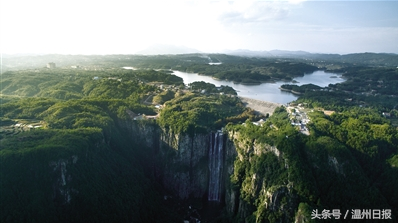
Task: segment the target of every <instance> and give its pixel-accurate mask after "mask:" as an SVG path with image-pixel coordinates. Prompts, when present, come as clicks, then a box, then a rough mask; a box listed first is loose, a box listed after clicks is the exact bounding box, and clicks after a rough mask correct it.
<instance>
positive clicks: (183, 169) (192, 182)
mask: <svg viewBox="0 0 398 223" xmlns="http://www.w3.org/2000/svg"><path fill="white" fill-rule="evenodd" d="M129 131H130V134H131V137H132V139H133V140H134V141H136V142H139V143H141V144H144V145H145V146H147V147H149V148H151V149H152V150H153V162H154V166H155V169H156V170H155V171H156V177H157V178H158V179H159V180H160V181H161V182H162V184H163V185H164V187H165V188H166V189H168V190H170V191H172V192H174V194H176V195H178V196H179V197H180V198H181V199H187V198H189V197H193V198H201V197H203V196H204V195H205V194H206V193H207V190H208V179H209V169H208V151H209V143H210V135H209V134H195V135H193V136H189V135H187V134H175V133H173V132H171V131H167V130H166V129H161V128H160V127H158V126H157V125H155V124H154V125H150V124H148V123H145V122H132V124H131V126H130V128H129Z"/></svg>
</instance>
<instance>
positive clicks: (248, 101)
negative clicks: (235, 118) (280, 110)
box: [238, 96, 283, 116]
mask: <svg viewBox="0 0 398 223" xmlns="http://www.w3.org/2000/svg"><path fill="white" fill-rule="evenodd" d="M238 98H239V99H240V100H241V101H242V103H243V104H244V105H245V107H249V108H251V109H253V110H254V111H256V112H258V113H260V114H263V115H266V114H267V113H268V114H269V115H270V116H271V115H272V113H274V110H275V108H277V107H280V106H282V105H283V104H280V103H275V102H269V101H261V100H257V99H253V98H247V97H242V96H238Z"/></svg>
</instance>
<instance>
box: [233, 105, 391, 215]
mask: <svg viewBox="0 0 398 223" xmlns="http://www.w3.org/2000/svg"><path fill="white" fill-rule="evenodd" d="M309 115H310V117H311V125H310V131H311V135H310V136H309V137H308V136H305V135H303V134H300V133H298V132H297V131H296V130H294V129H293V128H292V127H291V125H290V123H289V120H288V119H287V113H286V112H285V111H283V109H278V110H276V111H275V113H274V115H273V116H271V117H270V118H269V119H268V120H267V121H266V122H265V123H264V124H263V125H262V126H261V127H259V126H256V125H253V124H252V123H250V122H246V123H245V125H238V126H237V125H230V126H228V130H229V131H230V132H232V135H234V137H233V140H234V142H235V145H236V146H237V152H238V156H237V158H236V160H235V163H234V174H233V175H232V176H231V182H232V183H233V189H234V190H235V191H236V193H237V194H240V201H239V202H241V204H240V207H242V208H241V210H239V211H238V213H237V215H236V218H237V219H240V220H238V221H241V220H242V221H243V220H244V219H245V220H247V221H249V222H277V221H280V220H282V221H283V222H293V221H295V220H294V218H295V217H297V216H301V218H303V217H304V218H306V219H307V220H309V219H311V216H310V214H311V212H308V211H307V212H306V213H305V214H304V212H305V211H304V212H303V211H302V210H301V209H303V207H306V209H309V210H315V209H318V210H324V209H326V210H332V209H340V210H341V211H346V210H350V211H351V210H352V209H355V208H357V207H360V208H361V209H377V208H381V209H390V210H392V213H393V215H395V216H397V214H398V213H397V212H396V211H395V209H394V207H397V205H398V204H397V203H396V201H397V199H398V197H397V196H398V194H397V193H395V192H394V189H393V188H395V187H397V186H398V172H397V169H396V167H395V166H394V164H392V163H394V162H395V160H396V157H397V154H398V150H397V148H398V131H397V129H396V128H393V127H392V126H391V125H389V124H388V123H389V122H388V120H386V119H384V118H382V117H381V116H380V115H379V114H377V113H375V112H374V111H372V110H370V109H366V110H362V109H353V110H350V111H347V112H343V113H335V114H333V115H331V116H326V115H324V114H323V113H321V112H316V111H315V112H313V113H309ZM300 207H301V208H300ZM304 209H305V208H304ZM300 210H301V211H300ZM299 212H300V213H299Z"/></svg>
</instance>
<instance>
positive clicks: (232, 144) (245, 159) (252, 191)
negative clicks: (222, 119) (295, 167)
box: [225, 131, 298, 222]
mask: <svg viewBox="0 0 398 223" xmlns="http://www.w3.org/2000/svg"><path fill="white" fill-rule="evenodd" d="M263 155H268V156H271V157H275V158H274V161H273V162H276V163H281V165H279V166H282V168H284V169H285V170H287V169H288V165H287V163H288V160H287V159H286V158H285V157H284V154H283V153H282V152H281V151H280V150H278V149H277V148H276V147H275V146H270V145H268V144H266V143H260V142H257V141H256V140H254V139H249V138H247V137H245V136H242V135H241V134H240V133H239V132H233V131H231V132H228V139H227V147H226V157H227V158H226V160H227V161H226V165H227V166H226V168H227V171H226V175H227V176H228V179H227V181H229V182H230V183H229V184H227V185H228V186H227V187H226V189H225V205H226V210H227V211H228V212H229V214H230V215H232V216H236V217H237V218H238V219H241V220H242V221H246V220H247V219H248V218H251V217H253V215H254V216H255V219H256V222H262V221H263V220H264V219H262V218H263V217H264V215H265V213H268V214H266V215H269V213H275V214H276V215H278V216H280V217H279V221H280V222H290V221H291V220H292V218H293V217H294V213H295V210H296V208H297V205H298V204H297V201H296V195H295V193H294V192H293V190H292V185H291V183H289V180H288V181H286V182H285V183H281V184H277V185H275V184H273V183H272V182H268V181H267V180H266V178H265V177H264V175H267V174H270V173H264V172H263V173H259V172H255V171H254V172H251V171H252V170H250V172H247V168H249V169H253V166H255V165H258V164H256V163H258V162H259V160H261V159H259V157H261V156H263ZM235 160H236V161H235ZM234 161H235V164H234ZM239 162H240V163H241V165H249V166H246V167H244V168H243V169H241V170H243V171H244V172H245V173H238V172H239V171H240V170H237V169H236V168H239V167H238V166H239V165H240V164H239ZM267 168H268V167H267ZM267 168H265V169H267ZM254 169H255V168H254ZM267 171H270V172H272V171H273V170H271V169H270V170H267ZM282 171H284V170H282ZM242 174H243V175H242ZM234 175H239V177H238V180H239V182H234V183H231V178H230V177H229V176H232V178H234ZM232 181H233V180H232Z"/></svg>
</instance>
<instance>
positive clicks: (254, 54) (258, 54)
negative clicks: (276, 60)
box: [222, 49, 273, 57]
mask: <svg viewBox="0 0 398 223" xmlns="http://www.w3.org/2000/svg"><path fill="white" fill-rule="evenodd" d="M222 53H225V54H228V55H234V56H246V57H272V56H273V55H272V54H271V53H269V52H267V51H252V50H245V49H239V50H225V51H223V52H222Z"/></svg>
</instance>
